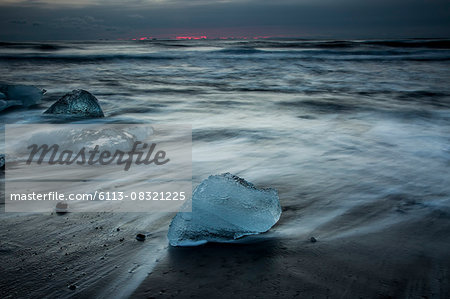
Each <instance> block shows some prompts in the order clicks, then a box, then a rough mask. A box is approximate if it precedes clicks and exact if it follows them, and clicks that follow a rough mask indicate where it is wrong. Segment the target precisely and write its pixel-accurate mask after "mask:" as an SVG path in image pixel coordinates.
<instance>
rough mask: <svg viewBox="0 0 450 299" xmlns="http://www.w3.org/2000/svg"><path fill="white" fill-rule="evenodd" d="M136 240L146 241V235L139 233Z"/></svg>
mask: <svg viewBox="0 0 450 299" xmlns="http://www.w3.org/2000/svg"><path fill="white" fill-rule="evenodd" d="M136 240H138V241H145V235H144V234H137V235H136Z"/></svg>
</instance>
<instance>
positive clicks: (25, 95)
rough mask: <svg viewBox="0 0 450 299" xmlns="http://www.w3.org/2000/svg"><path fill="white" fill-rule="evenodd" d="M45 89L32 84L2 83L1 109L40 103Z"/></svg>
mask: <svg viewBox="0 0 450 299" xmlns="http://www.w3.org/2000/svg"><path fill="white" fill-rule="evenodd" d="M43 94H44V91H43V90H41V89H39V88H37V87H34V86H31V85H0V111H2V110H4V109H6V108H8V107H12V106H24V107H29V106H33V105H36V104H39V103H40V102H41V99H42V95H43Z"/></svg>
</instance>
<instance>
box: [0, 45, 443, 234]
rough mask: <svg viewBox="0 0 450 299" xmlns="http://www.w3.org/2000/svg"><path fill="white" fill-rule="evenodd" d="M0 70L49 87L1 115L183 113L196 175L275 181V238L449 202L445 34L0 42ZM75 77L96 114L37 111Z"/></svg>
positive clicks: (362, 227) (120, 119) (138, 119)
mask: <svg viewBox="0 0 450 299" xmlns="http://www.w3.org/2000/svg"><path fill="white" fill-rule="evenodd" d="M0 70H1V71H0V82H3V83H8V84H28V85H34V86H37V87H39V88H44V89H46V90H47V93H46V95H45V97H44V99H43V102H42V104H40V105H38V106H34V107H31V108H27V109H25V108H17V109H9V110H6V111H2V112H0V113H1V114H0V117H1V122H2V123H8V124H9V123H21V124H27V123H62V122H64V123H65V122H75V123H76V122H81V123H86V122H99V123H142V124H177V123H182V124H191V125H192V129H193V131H192V138H193V149H192V151H193V152H192V159H193V169H192V172H193V186H194V187H195V186H196V185H197V184H198V183H199V182H201V181H202V180H203V179H205V178H207V177H208V176H209V175H212V174H219V173H224V172H231V173H233V174H236V175H238V176H240V177H242V178H245V179H246V180H248V181H250V182H252V183H254V184H255V185H257V186H260V187H272V188H275V189H277V190H278V192H279V197H280V202H281V206H282V208H283V215H282V218H281V220H280V222H279V224H277V226H276V227H275V228H274V230H273V232H272V235H269V236H272V237H274V236H275V237H276V238H278V239H281V240H283V239H284V238H287V239H292V238H296V236H300V235H301V236H306V235H308V234H310V232H316V234H318V235H319V237H320V238H322V239H327V240H334V239H339V238H346V237H349V236H363V235H366V234H368V233H374V232H377V231H382V230H385V229H389V228H390V227H392V226H394V225H396V224H398V223H402V222H405V221H411V220H412V219H415V217H418V216H417V215H419V214H420V215H423V213H425V212H426V213H428V212H430V213H431V212H436V211H437V212H439V213H441V214H442V213H446V214H445V215H448V213H449V212H448V211H449V207H450V172H449V169H450V84H449V83H450V40H441V39H432V40H428V39H409V40H303V39H280V40H275V39H260V40H196V41H194V40H189V41H178V40H149V41H66V42H46V43H42V42H39V43H38V42H36V43H32V42H29V43H7V42H2V43H0ZM73 89H85V90H88V91H90V92H91V93H92V94H94V95H95V96H96V97H97V98H98V100H99V102H100V104H101V106H102V108H103V111H104V113H105V118H103V119H95V120H80V119H78V120H73V119H65V118H61V117H57V118H55V117H50V116H48V115H44V114H42V112H43V111H44V110H45V109H46V108H48V107H49V106H50V105H51V104H52V103H53V102H54V101H55V100H57V99H58V98H59V97H60V96H62V95H63V94H65V93H67V92H69V91H71V90H73ZM18 138H20V136H18ZM143 175H145V174H143ZM348 215H352V217H347V216H348ZM355 215H356V216H357V217H355ZM346 217H347V218H346ZM446 217H447V216H446ZM342 219H344V221H343V220H342ZM338 220H339V221H338ZM166 224H167V223H166ZM166 229H167V228H166ZM162 242H164V241H162Z"/></svg>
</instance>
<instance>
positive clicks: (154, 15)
mask: <svg viewBox="0 0 450 299" xmlns="http://www.w3.org/2000/svg"><path fill="white" fill-rule="evenodd" d="M58 3H59V4H58ZM0 6H1V7H0V25H1V29H0V39H3V40H14V39H15V40H17V39H96V38H127V37H135V36H140V35H146V36H148V35H151V36H157V37H161V36H174V35H176V34H206V35H209V36H220V35H225V36H226V35H239V34H240V35H242V36H243V35H246V34H248V35H267V34H269V35H287V36H299V37H302V36H303V37H310V36H316V37H335V38H370V37H448V36H449V35H450V4H449V1H444V0H428V1H426V0H397V1H384V0H381V1H380V0H378V1H376V0H367V1H356V0H342V1H337V0H336V1H331V0H316V1H312V0H304V1H291V0H281V1H276V2H275V1H268V0H262V1H256V0H254V1H203V0H194V1H192V0H189V1H180V0H172V1H157V0H154V1H151V0H134V1H127V2H126V4H125V3H122V4H120V3H119V2H117V1H106V0H97V1H87V0H79V1H76V2H75V1H73V2H71V1H65V2H63V4H61V2H60V1H59V2H57V1H52V0H47V1H22V2H17V1H12V0H6V1H5V0H3V1H2V0H0ZM22 22H23V23H22ZM33 24H39V26H33Z"/></svg>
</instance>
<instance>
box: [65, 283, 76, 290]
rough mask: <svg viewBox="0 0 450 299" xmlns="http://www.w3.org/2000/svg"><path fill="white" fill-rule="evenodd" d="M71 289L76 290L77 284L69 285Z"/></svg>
mask: <svg viewBox="0 0 450 299" xmlns="http://www.w3.org/2000/svg"><path fill="white" fill-rule="evenodd" d="M67 288H68V289H69V290H72V291H75V290H76V289H77V286H76V285H74V284H71V285H69V286H68V287H67Z"/></svg>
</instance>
